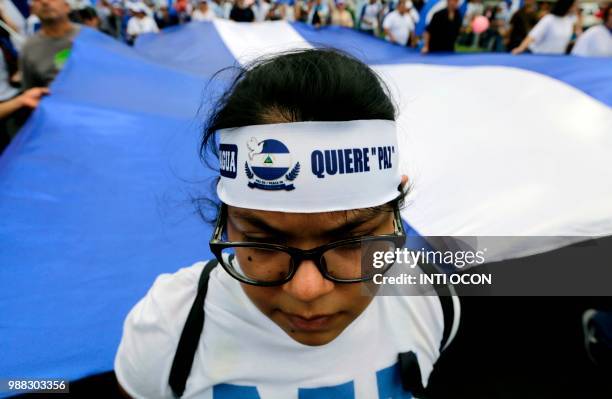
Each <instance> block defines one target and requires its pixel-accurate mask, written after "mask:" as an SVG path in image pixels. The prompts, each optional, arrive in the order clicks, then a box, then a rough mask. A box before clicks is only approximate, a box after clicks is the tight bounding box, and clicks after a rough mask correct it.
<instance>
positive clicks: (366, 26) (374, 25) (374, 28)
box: [357, 0, 382, 36]
mask: <svg viewBox="0 0 612 399" xmlns="http://www.w3.org/2000/svg"><path fill="white" fill-rule="evenodd" d="M381 12H382V4H380V1H379V0H369V1H368V3H367V4H364V5H363V7H362V8H361V13H360V14H359V22H358V24H357V26H358V28H359V30H360V31H362V32H365V33H368V34H370V35H373V36H376V35H377V34H378V19H379V18H380V14H381Z"/></svg>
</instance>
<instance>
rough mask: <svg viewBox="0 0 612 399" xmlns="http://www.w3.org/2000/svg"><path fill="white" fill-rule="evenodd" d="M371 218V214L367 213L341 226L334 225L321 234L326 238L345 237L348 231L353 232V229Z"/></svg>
mask: <svg viewBox="0 0 612 399" xmlns="http://www.w3.org/2000/svg"><path fill="white" fill-rule="evenodd" d="M372 220H373V219H372V217H371V215H369V217H368V215H363V216H361V217H356V218H353V219H352V220H350V221H348V222H347V223H344V224H343V225H341V226H338V227H334V228H333V229H331V230H328V231H326V232H325V233H323V234H322V235H323V236H324V237H326V238H336V237H345V236H347V235H349V233H351V232H353V230H355V229H357V228H358V227H361V226H362V225H363V224H365V223H367V222H370V221H372Z"/></svg>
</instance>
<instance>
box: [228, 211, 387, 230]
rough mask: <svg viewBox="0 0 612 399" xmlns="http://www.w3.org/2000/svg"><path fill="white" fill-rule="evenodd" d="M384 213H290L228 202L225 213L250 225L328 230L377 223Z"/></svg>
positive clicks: (283, 228)
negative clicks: (241, 206) (243, 206)
mask: <svg viewBox="0 0 612 399" xmlns="http://www.w3.org/2000/svg"><path fill="white" fill-rule="evenodd" d="M385 214H387V215H388V213H387V212H382V211H379V210H376V209H372V208H363V209H351V210H346V211H334V212H319V213H289V212H273V211H261V210H256V209H247V208H238V207H233V206H228V215H229V217H230V218H231V219H232V221H233V222H237V223H241V222H242V223H244V224H250V225H262V224H266V225H268V226H269V227H272V228H274V229H282V230H292V229H295V228H299V229H304V228H307V229H308V230H322V231H325V230H330V229H337V228H340V227H354V228H358V227H360V226H362V225H377V224H379V223H381V222H382V221H383V220H385V219H386V218H385Z"/></svg>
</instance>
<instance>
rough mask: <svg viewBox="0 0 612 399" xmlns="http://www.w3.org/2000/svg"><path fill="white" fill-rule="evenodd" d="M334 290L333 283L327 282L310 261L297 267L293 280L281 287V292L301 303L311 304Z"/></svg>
mask: <svg viewBox="0 0 612 399" xmlns="http://www.w3.org/2000/svg"><path fill="white" fill-rule="evenodd" d="M333 289H334V283H333V281H330V280H327V279H326V278H325V277H323V275H322V274H321V272H320V271H319V269H318V268H317V265H316V264H315V262H313V261H312V260H304V261H302V263H300V264H299V265H298V269H297V271H296V272H295V275H294V276H293V278H292V279H291V280H290V281H289V282H287V283H286V284H284V285H283V290H284V291H285V292H287V293H288V294H289V295H291V296H293V297H294V298H295V299H298V300H300V301H302V302H311V301H314V300H315V299H317V298H319V297H321V296H323V295H325V294H328V293H329V292H331V291H332V290H333Z"/></svg>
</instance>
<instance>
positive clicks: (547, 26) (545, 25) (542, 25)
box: [529, 14, 576, 54]
mask: <svg viewBox="0 0 612 399" xmlns="http://www.w3.org/2000/svg"><path fill="white" fill-rule="evenodd" d="M575 23H576V17H575V16H573V15H566V16H564V17H558V16H556V15H552V14H547V15H545V16H543V17H542V19H541V20H540V21H538V23H537V24H536V26H534V27H533V29H531V32H529V36H530V37H531V38H533V39H534V42H533V43H532V44H531V45H530V46H529V49H530V50H531V51H532V52H533V53H539V54H565V49H566V48H567V45H568V44H569V41H570V39H571V38H572V33H573V32H574V24H575Z"/></svg>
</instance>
